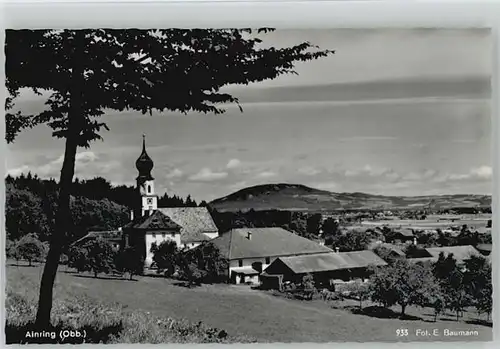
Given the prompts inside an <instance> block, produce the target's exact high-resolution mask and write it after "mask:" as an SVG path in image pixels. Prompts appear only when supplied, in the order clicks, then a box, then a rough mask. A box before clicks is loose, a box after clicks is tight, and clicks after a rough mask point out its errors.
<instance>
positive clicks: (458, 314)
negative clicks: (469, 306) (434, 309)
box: [457, 310, 460, 321]
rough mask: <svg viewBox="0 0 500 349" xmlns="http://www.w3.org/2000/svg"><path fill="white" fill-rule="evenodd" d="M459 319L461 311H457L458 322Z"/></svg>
mask: <svg viewBox="0 0 500 349" xmlns="http://www.w3.org/2000/svg"><path fill="white" fill-rule="evenodd" d="M459 317H460V311H459V310H457V321H458V320H459Z"/></svg>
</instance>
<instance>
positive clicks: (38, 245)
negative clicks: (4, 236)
mask: <svg viewBox="0 0 500 349" xmlns="http://www.w3.org/2000/svg"><path fill="white" fill-rule="evenodd" d="M43 253H44V246H43V244H42V242H41V241H40V240H38V237H37V236H36V234H28V235H25V236H23V237H22V238H21V239H20V240H19V241H18V242H17V244H16V254H17V255H18V256H19V257H18V258H20V259H24V260H27V261H28V263H29V265H30V266H31V265H32V262H33V261H36V260H40V258H41V257H42V256H43Z"/></svg>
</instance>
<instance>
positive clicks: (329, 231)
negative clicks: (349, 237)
mask: <svg viewBox="0 0 500 349" xmlns="http://www.w3.org/2000/svg"><path fill="white" fill-rule="evenodd" d="M321 229H322V230H323V235H324V236H325V237H328V236H335V235H337V234H338V233H339V223H338V221H337V220H336V219H333V218H327V219H325V221H324V222H323V224H322V226H321Z"/></svg>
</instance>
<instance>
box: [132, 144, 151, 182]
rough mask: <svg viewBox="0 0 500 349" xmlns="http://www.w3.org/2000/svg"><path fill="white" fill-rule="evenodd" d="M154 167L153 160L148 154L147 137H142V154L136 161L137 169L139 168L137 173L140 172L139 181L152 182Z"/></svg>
mask: <svg viewBox="0 0 500 349" xmlns="http://www.w3.org/2000/svg"><path fill="white" fill-rule="evenodd" d="M153 166H154V163H153V160H151V158H150V157H149V155H148V153H147V152H146V136H145V135H142V153H141V155H140V156H139V158H138V159H137V160H136V161H135V167H137V171H139V176H138V177H137V179H139V178H140V179H142V180H152V179H153V177H152V176H151V170H152V169H153Z"/></svg>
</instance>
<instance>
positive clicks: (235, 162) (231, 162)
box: [226, 159, 241, 169]
mask: <svg viewBox="0 0 500 349" xmlns="http://www.w3.org/2000/svg"><path fill="white" fill-rule="evenodd" d="M240 165H241V161H240V160H238V159H231V160H229V162H228V163H227V165H226V168H228V169H232V168H237V167H239V166H240Z"/></svg>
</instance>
